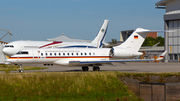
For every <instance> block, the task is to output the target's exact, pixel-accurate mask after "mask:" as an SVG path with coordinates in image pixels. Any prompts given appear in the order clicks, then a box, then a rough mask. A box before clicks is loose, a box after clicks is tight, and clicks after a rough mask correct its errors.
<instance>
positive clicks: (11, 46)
mask: <svg viewBox="0 0 180 101" xmlns="http://www.w3.org/2000/svg"><path fill="white" fill-rule="evenodd" d="M4 47H10V48H14V46H13V45H5V46H4Z"/></svg>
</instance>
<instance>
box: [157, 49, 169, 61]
mask: <svg viewBox="0 0 180 101" xmlns="http://www.w3.org/2000/svg"><path fill="white" fill-rule="evenodd" d="M166 53H167V51H164V52H163V53H162V54H161V55H160V56H159V58H157V59H156V60H162V59H163V58H164V56H165V55H166Z"/></svg>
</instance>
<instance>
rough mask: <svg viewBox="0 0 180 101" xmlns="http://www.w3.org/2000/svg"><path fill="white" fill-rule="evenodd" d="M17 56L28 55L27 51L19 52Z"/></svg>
mask: <svg viewBox="0 0 180 101" xmlns="http://www.w3.org/2000/svg"><path fill="white" fill-rule="evenodd" d="M17 54H28V52H27V51H19V52H18V53H17Z"/></svg>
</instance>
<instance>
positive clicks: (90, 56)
mask: <svg viewBox="0 0 180 101" xmlns="http://www.w3.org/2000/svg"><path fill="white" fill-rule="evenodd" d="M138 55H142V53H141V52H132V51H131V52H130V51H128V50H125V49H121V50H119V51H118V52H116V53H113V52H112V49H111V48H99V49H98V48H60V49H55V48H54V49H26V50H21V51H19V52H18V53H17V54H15V55H13V56H11V57H10V58H9V59H8V60H7V61H8V62H11V63H14V64H32V63H34V64H56V65H64V66H72V65H73V66H75V65H77V64H72V62H73V61H81V62H82V61H84V62H85V61H87V62H88V61H107V60H110V59H111V58H113V57H115V58H121V59H122V58H132V57H135V56H138ZM98 64H99V63H98ZM82 65H83V64H82ZM86 65H87V66H89V65H97V64H94V63H92V64H91V63H88V64H86ZM78 66H81V65H80V64H78Z"/></svg>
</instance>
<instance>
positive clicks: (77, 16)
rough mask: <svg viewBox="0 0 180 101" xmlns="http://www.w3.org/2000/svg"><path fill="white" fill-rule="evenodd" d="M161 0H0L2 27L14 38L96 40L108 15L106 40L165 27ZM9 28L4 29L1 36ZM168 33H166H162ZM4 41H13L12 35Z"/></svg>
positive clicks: (0, 33)
mask: <svg viewBox="0 0 180 101" xmlns="http://www.w3.org/2000/svg"><path fill="white" fill-rule="evenodd" d="M159 1H160V0H0V2H1V3H0V29H6V30H10V31H11V33H12V34H13V35H12V36H11V41H16V40H39V41H45V40H46V39H50V38H55V37H58V36H61V35H62V34H63V33H64V35H66V36H68V37H70V38H75V39H85V40H93V39H94V38H95V36H96V35H97V33H98V32H99V30H100V28H101V25H102V24H103V22H104V20H105V19H108V20H109V25H108V30H107V34H106V39H105V41H106V42H110V41H111V39H117V40H119V39H120V32H121V31H124V30H132V29H136V28H139V27H141V28H145V29H153V30H164V21H163V15H164V14H165V10H164V9H156V8H155V7H156V6H155V3H157V2H159ZM6 33H7V32H5V31H1V30H0V38H1V37H3V36H4V35H5V34H6ZM158 36H164V33H158ZM1 41H5V42H9V35H8V36H6V37H5V38H3V39H2V40H1Z"/></svg>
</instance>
